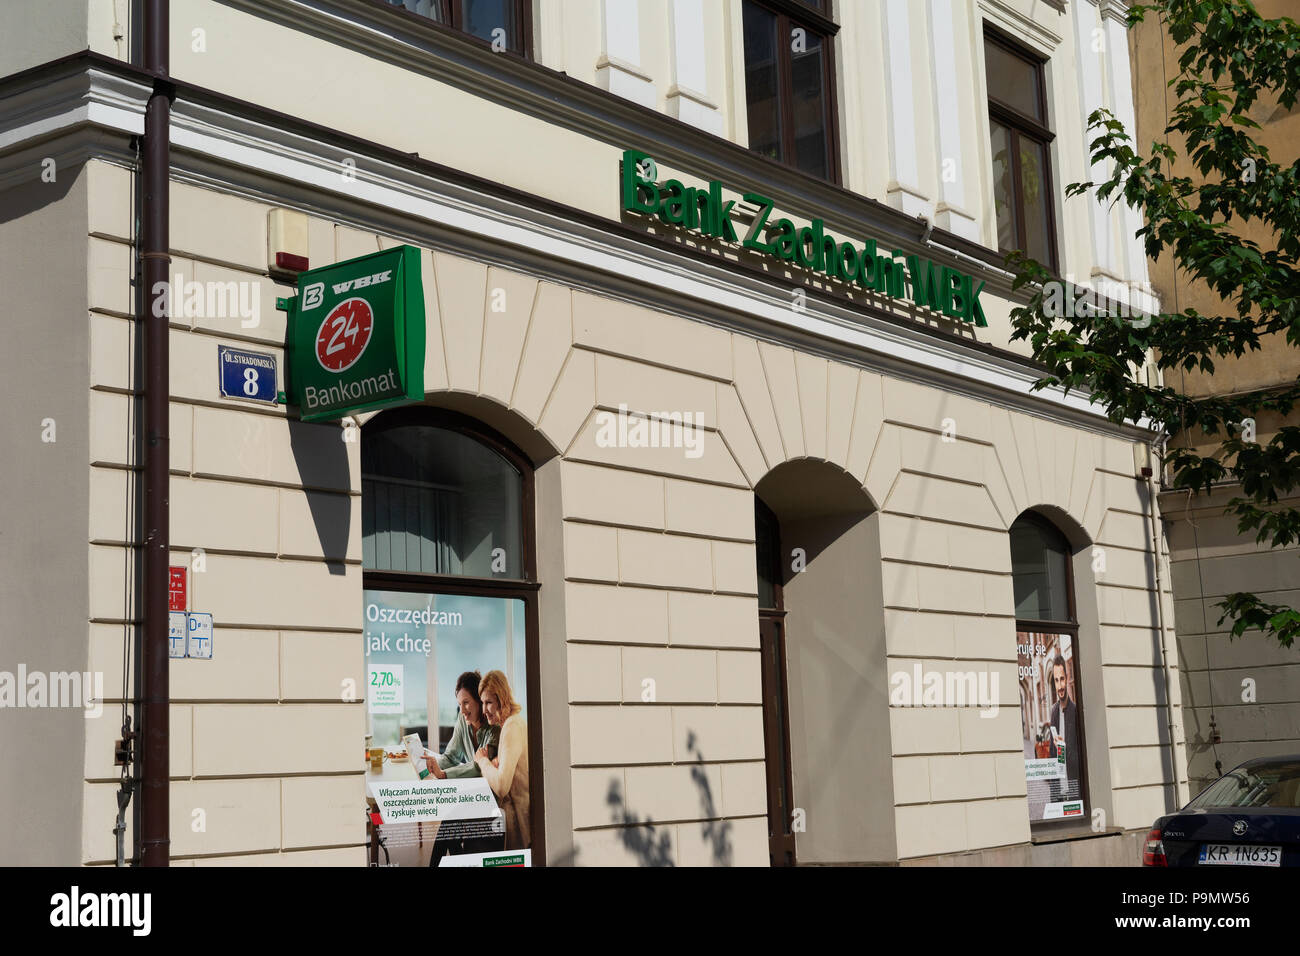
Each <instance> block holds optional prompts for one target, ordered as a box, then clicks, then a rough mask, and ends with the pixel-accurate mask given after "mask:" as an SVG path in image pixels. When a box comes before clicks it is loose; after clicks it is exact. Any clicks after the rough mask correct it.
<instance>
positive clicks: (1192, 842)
mask: <svg viewBox="0 0 1300 956" xmlns="http://www.w3.org/2000/svg"><path fill="white" fill-rule="evenodd" d="M1142 865H1143V866H1300V755H1292V756H1288V757H1260V758H1257V759H1255V760H1247V761H1246V762H1245V763H1243V764H1241V765H1240V766H1238V767H1235V768H1233V769H1232V770H1230V771H1228V772H1227V773H1226V774H1224V775H1223V776H1222V777H1220V778H1219V779H1218V780H1216V781H1214V783H1212V784H1210V785H1209V786H1208V787H1206V788H1205V789H1204V790H1203V791H1201V793H1200V794H1198V795H1197V796H1196V798H1195V799H1193V800H1192V802H1191V803H1189V804H1187V806H1185V807H1183V809H1181V810H1179V811H1178V812H1177V813H1171V814H1168V815H1166V816H1163V817H1161V818H1160V819H1158V820H1156V822H1155V824H1154V825H1153V826H1152V827H1151V832H1150V833H1148V834H1147V839H1146V843H1145V844H1143V848H1142Z"/></svg>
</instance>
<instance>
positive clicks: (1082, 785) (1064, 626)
mask: <svg viewBox="0 0 1300 956" xmlns="http://www.w3.org/2000/svg"><path fill="white" fill-rule="evenodd" d="M1019 521H1028V522H1030V523H1032V524H1035V525H1038V526H1039V527H1040V528H1047V529H1049V530H1050V531H1051V532H1052V534H1054V535H1056V536H1057V537H1059V538H1060V539H1061V540H1062V541H1064V542H1065V546H1066V552H1065V553H1066V562H1065V572H1066V573H1065V596H1066V609H1067V613H1068V614H1069V617H1070V619H1069V620H1068V621H1041V620H1033V619H1030V618H1022V617H1017V618H1016V632H1017V633H1020V632H1030V633H1039V634H1068V635H1069V636H1070V656H1071V658H1072V659H1073V664H1074V696H1075V701H1074V705H1075V707H1077V708H1078V710H1079V761H1080V762H1079V770H1080V772H1079V796H1080V798H1081V799H1082V800H1083V805H1084V807H1085V808H1086V809H1087V810H1088V811H1091V810H1092V809H1093V803H1092V793H1091V791H1090V789H1089V787H1088V735H1087V720H1086V719H1085V718H1084V711H1083V667H1082V665H1081V663H1080V648H1079V611H1078V607H1077V605H1076V604H1075V591H1074V548H1073V546H1072V545H1071V544H1070V539H1069V537H1068V536H1066V534H1065V532H1064V531H1062V530H1061V529H1060V528H1059V527H1057V525H1056V522H1054V521H1052V520H1051V519H1050V518H1048V517H1046V516H1045V515H1042V514H1039V513H1038V512H1036V511H1023V512H1021V513H1020V514H1019V515H1017V516H1016V519H1015V521H1013V522H1012V524H1013V525H1014V524H1015V523H1016V522H1019ZM1007 547H1008V550H1009V549H1010V528H1008V529H1007ZM1011 571H1012V575H1013V581H1014V575H1015V564H1014V562H1013V563H1012V566H1011ZM1012 600H1015V591H1014V584H1013V586H1012ZM1017 687H1019V681H1017ZM1017 706H1019V704H1017ZM1062 831H1070V832H1083V831H1082V830H1081V827H1080V824H1079V821H1078V820H1030V821H1029V832H1030V842H1033V838H1034V837H1035V836H1040V837H1042V836H1050V837H1055V836H1059V835H1060V834H1061V833H1062ZM1087 832H1090V828H1089V829H1088V831H1087Z"/></svg>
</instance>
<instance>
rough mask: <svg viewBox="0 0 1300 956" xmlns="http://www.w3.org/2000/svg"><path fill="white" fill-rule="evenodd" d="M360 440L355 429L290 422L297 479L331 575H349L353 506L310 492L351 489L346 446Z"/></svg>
mask: <svg viewBox="0 0 1300 956" xmlns="http://www.w3.org/2000/svg"><path fill="white" fill-rule="evenodd" d="M358 440H360V429H358V428H357V427H356V426H355V425H351V426H345V427H344V428H342V429H340V428H339V427H338V426H336V425H334V424H333V423H330V424H328V425H317V424H313V423H308V422H295V421H290V422H289V447H290V449H291V452H292V454H293V460H294V463H295V464H296V465H297V466H298V476H299V479H300V480H301V482H302V487H303V489H304V491H306V493H307V507H308V508H309V509H310V510H311V517H312V523H313V524H314V525H315V526H316V537H317V539H318V540H319V541H320V547H321V553H322V554H323V555H324V556H325V564H326V566H327V567H328V568H329V573H330V574H346V573H347V569H346V567H345V566H344V560H345V559H346V558H347V554H348V533H349V526H350V525H351V521H352V502H351V500H350V498H349V497H348V495H346V494H338V493H327V492H322V491H311V490H309V489H312V488H346V487H348V485H349V482H350V477H349V475H348V448H347V444H346V442H348V441H358Z"/></svg>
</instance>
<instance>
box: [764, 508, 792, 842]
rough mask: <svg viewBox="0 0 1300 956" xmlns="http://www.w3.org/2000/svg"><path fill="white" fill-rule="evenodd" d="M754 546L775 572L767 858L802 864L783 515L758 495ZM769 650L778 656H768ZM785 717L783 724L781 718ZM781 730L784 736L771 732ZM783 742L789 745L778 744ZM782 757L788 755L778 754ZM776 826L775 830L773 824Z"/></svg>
mask: <svg viewBox="0 0 1300 956" xmlns="http://www.w3.org/2000/svg"><path fill="white" fill-rule="evenodd" d="M760 516H761V517H762V519H763V520H765V521H766V522H767V523H768V524H770V526H771V529H772V534H771V537H770V538H769V541H770V542H771V553H770V554H767V555H765V554H763V553H762V552H761V551H760V549H759V548H758V522H759V519H760ZM754 525H755V528H754V551H755V558H756V564H764V563H766V564H768V570H769V572H772V573H773V578H772V585H773V604H774V605H775V606H774V607H762V606H760V607H759V609H758V644H759V670H760V678H761V685H760V686H761V687H762V688H763V764H764V785H765V788H766V793H767V824H768V838H767V845H768V858H769V862H770V863H771V865H772V866H797V865H798V862H799V860H798V852H797V849H798V846H797V840H796V837H795V833H794V830H793V829H792V824H793V819H792V817H791V816H790V814H791V812H792V811H793V807H794V799H795V797H794V751H793V750H792V749H791V748H790V670H789V667H788V664H787V656H786V653H787V651H786V638H787V634H786V627H785V618H786V611H785V592H784V589H783V587H782V577H783V575H782V569H783V566H784V561H783V559H782V552H781V521H780V519H779V518H778V517H777V515H776V512H774V511H773V510H772V509H771V508H769V507H768V506H767V503H766V502H765V501H763V499H762V498H760V497H759V496H758V495H757V494H756V495H754ZM769 650H770V651H771V652H772V657H773V658H774V660H769V654H768V652H769ZM778 721H779V723H780V725H781V726H780V728H779V729H778V728H777V726H776V724H777V723H778ZM777 734H779V735H780V739H779V740H773V739H772V738H773V737H774V736H776V735H777ZM781 747H784V751H781V750H780V749H779V748H781ZM778 758H783V759H778ZM781 794H784V797H785V803H786V806H784V807H783V808H781V810H780V812H777V811H776V810H774V809H773V806H772V804H773V800H774V798H776V797H778V796H779V795H781ZM774 829H776V832H773V830H774Z"/></svg>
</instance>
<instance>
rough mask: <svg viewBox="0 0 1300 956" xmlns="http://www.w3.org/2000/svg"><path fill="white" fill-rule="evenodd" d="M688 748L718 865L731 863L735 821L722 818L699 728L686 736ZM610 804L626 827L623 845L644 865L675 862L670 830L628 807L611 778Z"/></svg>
mask: <svg viewBox="0 0 1300 956" xmlns="http://www.w3.org/2000/svg"><path fill="white" fill-rule="evenodd" d="M686 749H687V750H688V751H689V752H690V754H691V759H692V761H693V762H694V763H695V766H693V767H692V768H691V780H693V781H694V782H695V786H696V788H697V789H698V790H699V791H700V810H701V815H702V816H703V817H704V818H705V820H706V822H705V824H704V838H705V840H707V841H708V843H709V845H710V847H711V849H712V854H713V864H714V865H715V866H731V861H732V853H731V823H730V822H729V821H727V820H718V819H716V818H717V816H718V808H717V804H716V803H714V800H713V788H712V787H710V786H709V777H708V774H706V773H705V772H704V769H703V767H702V764H703V763H704V754H703V753H701V752H700V749H699V746H698V745H697V743H696V740H695V732H694V731H690V732H689V733H688V734H687V737H686ZM605 802H606V803H608V804H609V808H610V813H611V815H612V817H613V820H614V823H616V824H618V825H619V826H621V827H623V830H622V833H621V834H620V838H621V839H622V841H623V846H624V847H626V848H627V850H628V851H629V852H630V853H632V854H633V855H634V856H635V857H636V858H637V860H638V861H639V862H640V865H641V866H673V865H674V863H673V852H672V840H671V839H670V838H669V836H668V833H667V831H666V830H659V831H658V832H656V830H655V825H654V820H653V819H651V818H650V817H646V819H645V820H644V821H643V820H642V819H641V817H640V815H639V814H637V813H635V812H634V811H632V810H630V809H628V807H627V805H626V803H625V802H624V800H623V795H622V793H621V791H620V788H619V785H618V783H617V782H616V781H611V782H610V785H609V794H608V795H607V796H606V797H605Z"/></svg>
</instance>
